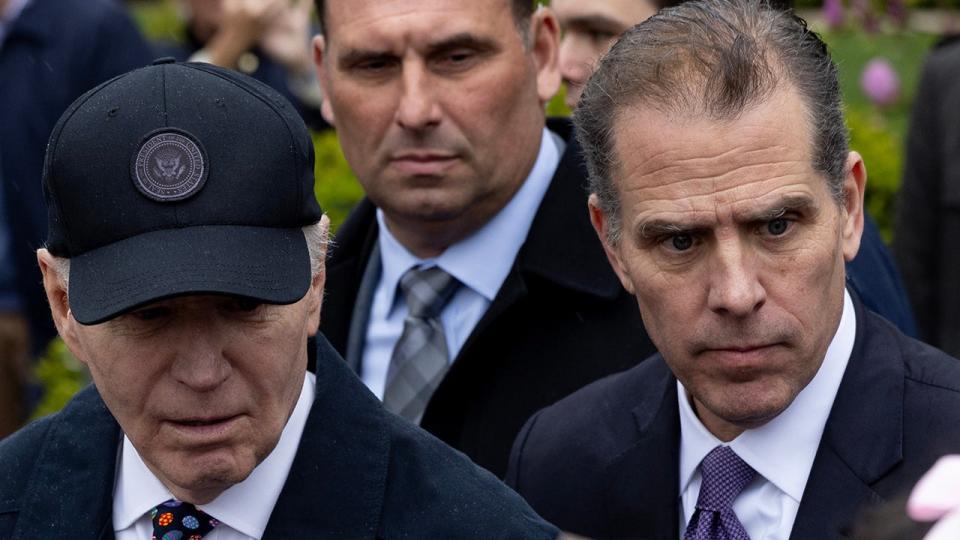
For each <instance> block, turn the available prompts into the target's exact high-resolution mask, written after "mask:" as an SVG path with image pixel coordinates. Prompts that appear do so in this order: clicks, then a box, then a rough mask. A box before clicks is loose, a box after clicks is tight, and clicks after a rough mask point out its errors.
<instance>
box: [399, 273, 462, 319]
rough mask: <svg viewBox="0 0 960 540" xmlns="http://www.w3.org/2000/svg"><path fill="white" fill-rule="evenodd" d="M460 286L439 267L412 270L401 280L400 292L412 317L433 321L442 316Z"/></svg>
mask: <svg viewBox="0 0 960 540" xmlns="http://www.w3.org/2000/svg"><path fill="white" fill-rule="evenodd" d="M459 285H460V282H459V281H457V279H456V278H454V277H453V276H451V275H450V274H448V273H446V272H445V271H444V270H442V269H441V268H440V267H438V266H432V267H430V268H427V269H420V268H411V269H410V270H407V271H406V273H404V274H403V277H401V278H400V290H401V291H402V292H403V297H404V299H405V300H406V302H407V308H408V309H409V310H410V316H411V317H415V318H418V319H433V318H436V317H437V316H438V315H440V312H441V311H443V308H444V306H446V305H447V302H449V301H450V298H451V297H452V296H453V293H454V292H456V290H457V286H459Z"/></svg>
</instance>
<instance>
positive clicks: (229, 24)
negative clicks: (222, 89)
mask: <svg viewBox="0 0 960 540" xmlns="http://www.w3.org/2000/svg"><path fill="white" fill-rule="evenodd" d="M179 5H180V8H181V11H182V13H183V18H184V22H185V23H186V24H185V28H184V35H183V38H182V40H181V41H179V42H174V41H162V42H158V43H155V44H154V46H155V48H156V50H157V54H158V56H172V57H173V58H176V59H177V60H179V61H187V60H189V61H192V62H207V63H210V64H214V65H217V66H222V67H225V68H230V69H235V70H237V71H240V72H241V73H245V74H247V75H250V76H251V77H253V78H255V79H257V80H259V81H261V82H264V83H266V84H268V85H269V86H271V87H273V88H274V89H275V90H277V91H278V92H280V93H281V94H282V95H283V96H284V97H286V98H287V99H288V100H290V101H291V102H292V103H293V104H294V105H295V106H296V107H297V111H298V112H299V113H300V116H302V117H303V119H304V121H305V122H306V123H307V125H308V126H309V127H311V128H312V129H315V130H322V129H326V128H329V127H330V126H329V124H327V123H326V121H324V119H323V115H322V114H321V112H320V103H321V101H322V97H321V95H320V87H319V85H317V76H316V71H315V70H314V66H313V55H312V54H311V48H310V38H311V36H312V35H313V27H312V24H311V11H312V9H313V3H312V1H311V0H292V1H291V0H179Z"/></svg>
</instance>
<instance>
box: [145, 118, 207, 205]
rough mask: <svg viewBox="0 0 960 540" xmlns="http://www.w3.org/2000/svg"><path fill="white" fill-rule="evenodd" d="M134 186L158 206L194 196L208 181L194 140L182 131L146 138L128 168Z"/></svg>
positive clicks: (203, 162)
mask: <svg viewBox="0 0 960 540" xmlns="http://www.w3.org/2000/svg"><path fill="white" fill-rule="evenodd" d="M131 165H132V166H131V176H132V177H133V183H134V185H136V186H137V189H138V190H140V193H143V194H144V195H145V196H147V197H149V198H150V199H153V200H155V201H159V202H173V201H182V200H184V199H186V198H188V197H191V196H193V195H194V194H196V193H197V192H198V191H200V189H201V188H203V184H204V182H206V179H207V160H206V154H205V153H204V151H203V148H202V147H201V146H200V144H199V143H198V142H197V141H196V139H195V138H194V137H193V136H191V135H190V134H189V133H187V132H185V131H183V130H175V129H163V130H159V131H155V132H152V133H150V134H149V135H147V137H145V140H144V141H143V142H142V143H141V144H140V148H139V150H138V151H137V153H136V155H134V158H133V163H132V164H131Z"/></svg>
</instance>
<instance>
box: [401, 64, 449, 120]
mask: <svg viewBox="0 0 960 540" xmlns="http://www.w3.org/2000/svg"><path fill="white" fill-rule="evenodd" d="M402 84H403V91H402V94H401V96H400V103H399V104H398V106H397V124H399V125H400V127H402V128H404V129H407V130H411V131H424V130H426V129H429V128H431V127H433V126H436V125H437V124H439V123H440V116H441V115H440V104H439V103H438V101H437V94H436V92H437V89H436V87H435V86H436V85H434V84H432V81H431V78H430V76H429V74H428V72H427V70H426V68H425V66H423V65H422V64H416V63H413V62H407V63H405V64H404V66H403V79H402Z"/></svg>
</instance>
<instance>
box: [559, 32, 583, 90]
mask: <svg viewBox="0 0 960 540" xmlns="http://www.w3.org/2000/svg"><path fill="white" fill-rule="evenodd" d="M577 41H578V40H577V39H576V37H575V36H574V35H573V34H572V33H569V32H568V33H566V34H564V36H563V39H561V40H560V51H559V53H558V54H559V56H558V61H559V63H560V75H561V76H562V77H563V80H564V81H566V82H568V83H570V82H572V83H575V84H579V83H581V82H583V79H585V78H586V72H587V71H588V70H587V69H586V64H587V59H586V57H585V56H586V55H584V54H583V53H582V51H581V50H580V49H581V48H582V46H579V45H578V43H577Z"/></svg>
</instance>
